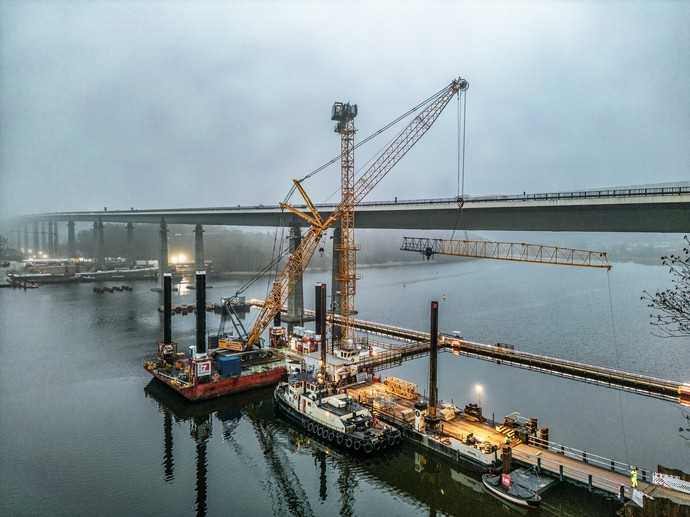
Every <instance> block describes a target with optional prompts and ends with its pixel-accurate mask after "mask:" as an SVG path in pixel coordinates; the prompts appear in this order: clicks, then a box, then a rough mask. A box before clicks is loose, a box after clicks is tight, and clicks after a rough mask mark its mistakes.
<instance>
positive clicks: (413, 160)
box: [0, 2, 690, 218]
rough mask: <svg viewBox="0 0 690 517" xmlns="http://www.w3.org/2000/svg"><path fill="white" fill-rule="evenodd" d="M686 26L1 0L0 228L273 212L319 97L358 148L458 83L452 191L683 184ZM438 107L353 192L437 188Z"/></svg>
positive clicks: (639, 16) (643, 9) (511, 9)
mask: <svg viewBox="0 0 690 517" xmlns="http://www.w3.org/2000/svg"><path fill="white" fill-rule="evenodd" d="M689 22H690V3H687V2H670V3H664V2H653V3H652V2H640V3H635V2H625V3H623V2H615V3H614V2H611V3H602V2H596V3H585V2H578V3H575V2H568V3H558V2H551V3H529V4H516V3H513V2H510V3H488V4H487V3H450V2H447V3H438V4H432V5H427V4H426V3H421V2H419V3H409V4H401V3H397V2H395V3H388V4H385V3H380V4H377V5H376V6H372V5H369V4H367V3H361V4H354V5H352V6H350V4H348V8H347V9H344V8H343V7H342V4H332V5H330V6H324V5H318V4H312V3H289V4H288V3H271V2H264V3H240V2H227V3H220V2H218V3H216V2H194V3H192V2H185V3H174V2H149V3H144V2H132V3H127V2H118V3H115V2H108V3H104V2H89V3H86V2H52V3H29V2H21V3H20V2H3V3H1V4H0V24H1V25H0V121H1V124H2V125H1V126H0V218H4V217H6V216H9V215H15V214H26V213H32V212H36V211H46V210H67V209H88V208H102V207H104V206H107V207H109V208H113V209H114V208H129V207H132V206H133V207H138V208H152V207H175V206H179V207H184V206H227V205H237V204H255V203H265V204H268V203H275V202H277V201H279V200H281V199H282V198H283V196H284V195H285V193H286V191H287V190H288V189H289V187H290V179H291V178H293V177H300V176H302V175H304V174H305V173H307V172H309V171H310V170H312V169H314V168H315V167H317V166H319V165H320V164H321V163H323V162H325V161H326V160H328V159H329V158H331V157H333V156H335V155H337V154H338V152H339V138H338V135H337V134H335V133H334V132H333V123H332V122H331V121H330V107H331V105H332V103H333V101H335V100H350V101H352V102H356V103H357V104H358V105H359V116H358V118H357V119H356V125H357V128H358V134H357V138H360V139H361V138H364V136H366V135H368V134H370V133H371V132H372V131H374V130H376V129H378V128H379V127H381V126H382V125H384V124H385V123H386V122H388V121H389V120H391V119H393V118H394V117H395V116H397V115H398V114H400V113H402V112H404V111H406V110H407V109H408V108H409V107H410V106H412V105H414V104H416V103H417V102H418V101H419V100H421V99H424V98H426V97H427V96H429V95H430V94H431V93H433V92H435V91H437V90H438V89H440V88H441V87H442V86H443V85H445V84H446V83H448V82H449V81H450V80H451V79H452V78H453V77H455V76H457V75H462V76H463V77H465V78H467V79H468V80H469V82H470V89H469V91H468V97H467V117H468V124H467V142H466V181H465V184H466V193H468V194H483V193H496V194H498V193H509V192H523V191H527V192H542V191H554V190H568V189H580V188H587V187H591V188H593V187H602V186H610V185H631V184H646V183H654V182H662V181H678V180H687V179H688V176H690V175H689V173H688V172H689V171H690V151H689V150H688V149H689V147H688V142H690V102H689V101H690V66H689V63H690V60H689V58H690V43H689V42H690V29H689V27H690V23H689ZM456 115H457V114H456V105H455V101H453V102H452V103H451V104H450V105H449V107H448V109H447V110H446V112H445V113H444V114H443V115H442V116H441V118H440V119H439V121H438V123H437V124H436V126H435V127H434V128H432V130H431V131H430V132H429V134H427V135H426V136H425V137H424V139H423V140H422V141H420V143H419V144H418V145H417V146H416V147H415V149H413V150H412V151H411V152H410V153H409V155H408V156H406V157H405V158H404V160H403V161H402V162H401V163H400V164H399V165H398V166H397V167H396V168H395V169H394V170H393V171H392V172H391V173H390V174H389V176H388V177H387V178H386V179H385V180H384V181H383V182H382V183H381V184H380V185H379V186H378V188H377V189H376V190H375V191H374V192H373V193H372V196H371V198H372V199H384V198H389V199H390V198H393V197H394V196H398V197H399V198H401V199H402V198H420V197H433V196H449V195H455V193H456V188H457V186H456V166H457V165H456V152H457V148H456V146H457V132H456V122H457V121H456ZM386 140H387V139H383V140H380V141H378V142H377V143H375V144H370V145H369V146H365V147H363V148H362V149H361V150H358V152H357V155H356V163H358V164H360V165H362V164H363V163H364V162H365V161H366V159H368V158H369V157H370V156H371V155H372V154H373V153H374V152H376V151H377V150H378V149H380V147H381V146H382V145H384V143H385V141H386ZM338 183H339V180H338V170H337V167H331V168H330V169H329V170H328V171H326V172H324V173H322V174H321V175H319V176H317V177H316V178H315V179H314V180H312V181H311V182H309V183H308V184H307V185H306V187H307V189H308V191H309V192H310V193H311V194H312V196H313V198H314V199H315V200H317V201H326V200H331V201H332V200H334V199H335V198H334V193H335V192H336V191H337V188H338Z"/></svg>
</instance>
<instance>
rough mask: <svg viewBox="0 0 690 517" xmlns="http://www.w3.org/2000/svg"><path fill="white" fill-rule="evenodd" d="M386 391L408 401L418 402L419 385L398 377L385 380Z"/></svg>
mask: <svg viewBox="0 0 690 517" xmlns="http://www.w3.org/2000/svg"><path fill="white" fill-rule="evenodd" d="M383 385H384V386H385V387H386V391H389V392H390V393H393V394H394V395H397V396H399V397H402V398H404V399H407V400H417V385H416V384H414V383H413V382H409V381H406V380H404V379H399V378H398V377H386V378H385V379H383Z"/></svg>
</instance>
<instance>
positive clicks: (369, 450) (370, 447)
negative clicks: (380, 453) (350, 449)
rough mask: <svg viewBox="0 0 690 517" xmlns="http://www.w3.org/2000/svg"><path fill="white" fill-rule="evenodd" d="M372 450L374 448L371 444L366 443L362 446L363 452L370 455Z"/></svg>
mask: <svg viewBox="0 0 690 517" xmlns="http://www.w3.org/2000/svg"><path fill="white" fill-rule="evenodd" d="M372 450H374V448H373V447H372V445H371V442H366V443H365V444H364V452H366V453H367V454H370V453H371V451H372Z"/></svg>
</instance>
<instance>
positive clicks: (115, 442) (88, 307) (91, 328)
mask: <svg viewBox="0 0 690 517" xmlns="http://www.w3.org/2000/svg"><path fill="white" fill-rule="evenodd" d="M361 273H362V280H361V281H360V284H359V288H360V295H359V298H358V309H359V310H360V314H361V316H362V317H364V318H368V319H373V320H378V321H385V322H390V323H395V324H400V325H403V326H407V327H411V328H418V329H426V328H428V306H429V303H428V302H429V301H430V300H431V299H438V300H440V301H441V309H440V311H441V312H440V327H441V329H442V330H444V331H452V330H462V332H463V333H464V335H465V336H467V337H468V338H471V339H474V340H477V341H483V342H489V343H492V342H496V341H501V342H507V343H512V344H515V345H517V346H518V347H519V348H520V349H523V350H529V351H534V352H541V353H548V354H552V355H557V356H561V357H567V358H572V359H576V360H580V361H587V362H592V363H597V364H605V365H608V366H614V367H620V368H623V369H628V370H633V371H638V372H642V373H646V374H650V375H657V376H661V377H668V378H675V379H680V380H683V379H687V376H686V369H685V368H686V365H687V364H689V361H688V360H689V359H690V357H688V356H689V355H690V348H689V347H688V342H687V340H685V341H683V340H668V339H659V338H654V337H653V336H652V335H651V334H650V327H649V325H648V316H647V314H648V311H647V309H646V308H645V307H644V305H643V304H642V303H641V302H640V301H639V295H640V293H641V291H642V290H643V289H645V288H646V289H655V288H658V287H663V286H664V285H666V284H667V283H668V278H667V274H666V271H665V270H664V269H663V268H660V267H653V266H639V265H634V264H621V265H616V267H615V268H614V270H613V272H611V273H610V276H609V277H608V278H607V274H606V273H605V272H602V271H589V270H577V269H567V268H557V267H547V266H532V265H521V264H504V263H498V262H496V263H492V262H487V261H481V262H480V261H474V262H462V263H456V264H446V265H439V264H434V263H433V262H432V263H429V264H420V265H411V266H404V267H390V268H372V269H364V270H362V272H361ZM328 276H329V275H328V274H327V273H325V272H324V273H314V274H309V275H307V276H306V277H305V303H306V304H307V305H308V306H313V287H312V286H313V284H314V282H316V281H321V280H322V281H330V279H329V278H328ZM609 281H610V288H611V293H612V306H613V309H614V324H615V334H616V340H615V343H616V344H615V345H614V339H613V326H612V324H611V317H610V312H609ZM210 283H211V284H212V285H213V286H214V288H213V289H210V290H209V292H208V297H209V300H212V299H217V298H218V297H219V296H221V295H227V294H230V293H232V292H234V289H235V288H236V287H237V286H238V285H239V284H240V283H241V281H222V282H220V281H218V282H210ZM154 285H155V284H151V283H136V284H134V291H132V292H127V293H113V294H105V295H96V294H94V293H92V291H91V286H89V285H70V286H68V285H65V286H58V285H56V286H44V287H41V288H40V289H37V290H29V291H26V292H23V291H15V290H9V289H3V290H0V308H1V310H0V352H1V353H2V357H3V359H4V360H3V361H2V363H0V458H1V460H0V514H2V515H45V514H51V515H76V514H93V515H133V514H140V515H141V514H147V515H189V514H194V513H197V514H204V513H206V514H208V515H225V514H229V513H232V514H235V515H268V514H272V513H275V514H295V515H338V514H341V515H375V514H378V515H421V514H432V513H435V512H438V513H445V514H450V515H503V514H505V515H508V514H511V513H513V510H511V509H509V508H507V507H505V506H504V505H502V504H501V503H499V502H497V501H496V500H495V499H493V498H492V497H491V496H489V495H486V494H484V493H482V492H481V491H480V490H479V485H478V477H477V476H475V475H473V474H471V473H469V472H465V471H463V470H461V469H459V468H457V467H453V466H452V465H449V464H448V463H446V462H444V461H440V460H437V459H434V458H433V457H429V456H428V454H420V453H419V452H418V451H416V450H415V449H414V448H413V447H409V446H405V447H403V448H401V449H400V450H396V451H391V452H389V453H386V454H384V455H381V456H378V457H375V458H372V459H361V458H353V457H350V456H348V455H346V454H343V453H340V452H338V451H334V450H330V449H328V448H326V447H325V446H323V445H321V444H319V443H318V442H314V441H312V440H310V439H308V438H306V437H305V436H303V435H301V434H300V433H299V432H296V431H295V430H294V429H292V428H291V427H290V426H289V425H288V424H287V423H285V422H284V421H283V420H281V419H279V418H276V417H275V416H274V415H273V411H272V407H271V403H270V390H269V391H263V392H258V393H253V394H250V395H247V396H239V397H230V398H226V399H223V400H221V401H216V402H213V403H209V404H203V405H200V406H192V407H190V406H189V405H188V404H185V403H183V402H182V401H181V400H180V399H179V397H177V396H173V394H171V393H170V392H169V391H167V390H165V389H162V387H161V386H160V385H158V384H156V383H153V382H151V381H150V377H149V376H148V374H147V373H146V372H145V371H144V370H143V368H142V362H143V360H144V359H145V358H146V357H147V356H148V355H149V354H150V353H151V351H152V350H153V345H154V343H155V341H156V339H157V338H158V335H159V315H158V313H157V310H156V306H157V303H158V295H157V294H156V293H153V292H151V291H150V288H151V287H153V286H154ZM247 294H248V295H250V296H263V295H264V294H265V288H264V287H257V288H255V289H254V290H253V291H252V292H250V293H247ZM176 296H177V295H176ZM192 297H193V292H191V293H189V294H186V295H183V296H181V297H179V296H178V300H176V301H179V302H184V303H190V302H191V301H192ZM173 322H174V323H173V324H174V336H175V339H176V340H177V341H178V342H179V343H180V344H187V343H188V342H189V343H191V342H192V340H193V326H194V318H193V317H192V316H186V317H183V316H175V317H174V318H173ZM216 323H217V320H216V319H215V316H211V317H209V328H211V329H213V328H214V326H215V325H216ZM390 374H394V375H401V376H404V377H406V378H409V379H411V380H413V381H415V382H417V383H419V385H420V387H423V386H424V385H425V384H426V361H425V359H419V360H416V361H412V362H409V363H406V364H404V365H403V366H401V367H399V368H397V369H396V370H392V371H390ZM439 380H440V396H441V398H443V399H448V400H450V399H453V400H454V401H455V402H456V404H458V405H462V404H463V403H464V402H465V401H476V400H477V398H478V395H477V394H476V392H475V391H474V387H475V385H476V384H481V385H482V386H483V388H484V389H483V392H482V394H481V403H482V405H483V406H484V407H485V413H488V414H491V413H492V412H493V413H495V415H496V417H497V418H499V417H502V416H503V415H505V414H507V413H509V412H511V411H515V410H517V411H520V412H521V413H522V414H523V415H525V416H537V417H539V419H540V424H541V425H547V426H549V428H550V430H551V438H552V439H553V440H556V441H560V442H564V443H567V444H569V445H572V446H574V447H580V448H584V447H586V448H587V449H588V450H591V451H592V452H599V453H603V454H607V455H614V456H615V457H616V458H617V459H621V460H628V461H630V462H633V463H638V464H642V465H647V466H651V467H653V466H655V465H656V464H657V463H662V464H665V465H668V466H673V467H678V468H683V469H685V470H690V454H689V448H688V447H689V445H688V444H690V441H688V438H690V436H687V435H686V434H685V433H681V432H679V426H681V425H683V422H684V411H683V410H682V409H681V408H680V407H679V406H676V405H673V404H669V403H665V402H660V401H657V400H653V399H647V398H644V397H639V396H635V395H632V394H627V393H621V392H618V391H615V390H608V389H605V388H600V387H596V386H590V385H587V384H583V383H577V382H571V381H567V380H564V379H560V378H556V377H551V376H547V375H542V374H537V373H533V372H528V371H523V370H519V369H513V368H509V367H505V366H498V365H494V364H492V363H488V362H483V361H480V360H474V359H468V358H460V357H455V356H453V355H451V354H442V355H441V358H440V372H439ZM422 389H423V388H422ZM545 506H546V507H545V508H544V509H542V510H541V512H542V513H544V514H547V513H554V512H555V513H558V512H561V513H562V514H563V515H587V516H589V515H612V514H613V512H614V511H615V509H616V508H617V504H616V503H615V501H611V500H610V499H606V498H604V497H602V496H600V495H590V494H587V493H586V491H584V490H582V489H579V488H575V487H573V486H571V485H569V484H561V485H559V486H558V487H557V488H555V489H553V490H552V491H550V492H549V493H548V494H547V495H546V496H545Z"/></svg>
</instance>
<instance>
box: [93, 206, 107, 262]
mask: <svg viewBox="0 0 690 517" xmlns="http://www.w3.org/2000/svg"><path fill="white" fill-rule="evenodd" d="M94 233H95V237H96V257H95V259H96V271H99V270H102V269H105V236H104V235H103V220H102V219H101V218H100V217H99V218H98V221H96V222H95V223H94Z"/></svg>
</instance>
